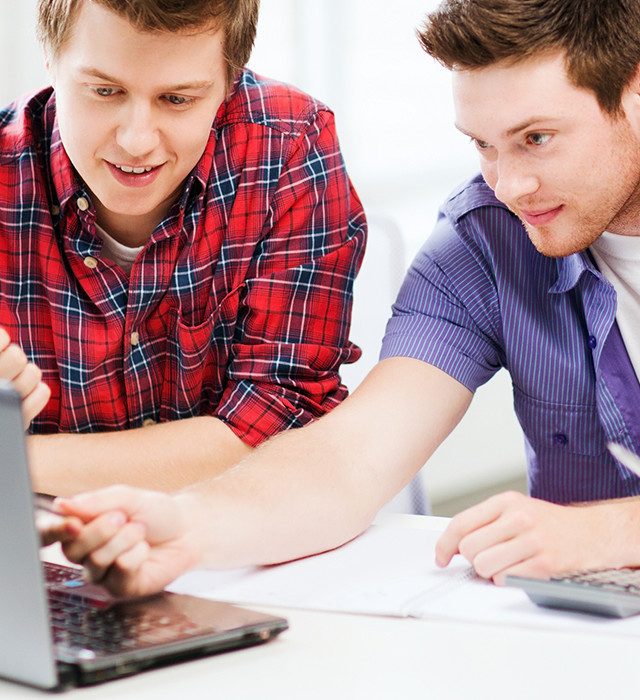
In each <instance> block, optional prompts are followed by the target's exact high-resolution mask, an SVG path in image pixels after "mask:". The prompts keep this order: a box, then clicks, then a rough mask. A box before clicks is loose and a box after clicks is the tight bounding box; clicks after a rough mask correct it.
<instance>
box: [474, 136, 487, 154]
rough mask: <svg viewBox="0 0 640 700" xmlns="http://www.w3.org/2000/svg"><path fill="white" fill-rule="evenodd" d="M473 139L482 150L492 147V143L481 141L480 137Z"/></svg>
mask: <svg viewBox="0 0 640 700" xmlns="http://www.w3.org/2000/svg"><path fill="white" fill-rule="evenodd" d="M472 141H473V143H474V144H475V147H476V148H479V149H480V150H481V151H483V150H485V149H486V148H489V147H490V144H488V143H487V142H486V141H480V139H472Z"/></svg>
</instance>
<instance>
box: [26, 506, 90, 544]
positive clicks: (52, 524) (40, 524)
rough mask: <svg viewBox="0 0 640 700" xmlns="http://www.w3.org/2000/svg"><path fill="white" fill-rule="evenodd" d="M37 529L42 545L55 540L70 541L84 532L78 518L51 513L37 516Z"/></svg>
mask: <svg viewBox="0 0 640 700" xmlns="http://www.w3.org/2000/svg"><path fill="white" fill-rule="evenodd" d="M36 529H37V530H38V534H39V535H40V545H41V546H42V547H48V546H49V545H50V544H53V543H54V542H62V543H64V542H70V541H71V540H73V539H75V538H77V537H78V535H79V534H80V533H81V532H82V522H81V521H80V520H78V519H77V518H60V517H59V516H51V514H49V513H45V514H43V515H38V516H36Z"/></svg>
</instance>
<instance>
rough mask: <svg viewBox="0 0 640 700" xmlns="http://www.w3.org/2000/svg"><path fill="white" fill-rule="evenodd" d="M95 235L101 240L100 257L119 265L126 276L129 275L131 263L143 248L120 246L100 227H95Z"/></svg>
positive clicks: (120, 244)
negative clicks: (102, 256)
mask: <svg viewBox="0 0 640 700" xmlns="http://www.w3.org/2000/svg"><path fill="white" fill-rule="evenodd" d="M96 233H97V234H98V235H99V236H100V238H102V255H104V257H105V258H107V260H111V262H114V263H115V264H116V265H119V266H120V267H121V268H122V269H123V270H124V271H125V272H126V273H127V274H130V273H131V268H132V267H133V263H134V262H135V259H136V258H137V257H138V254H139V253H140V251H141V250H142V249H143V248H144V246H143V245H141V246H140V247H139V248H129V246H126V245H122V243H118V241H116V239H115V238H112V237H111V236H110V235H109V234H108V233H107V232H106V231H105V230H104V229H102V228H100V226H96Z"/></svg>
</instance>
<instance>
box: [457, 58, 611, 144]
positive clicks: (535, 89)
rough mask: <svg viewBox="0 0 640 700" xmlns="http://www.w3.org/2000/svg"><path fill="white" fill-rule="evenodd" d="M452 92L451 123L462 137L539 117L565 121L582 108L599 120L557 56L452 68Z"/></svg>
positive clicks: (590, 97)
mask: <svg viewBox="0 0 640 700" xmlns="http://www.w3.org/2000/svg"><path fill="white" fill-rule="evenodd" d="M452 88H453V101H454V106H455V112H456V125H457V126H458V128H459V129H460V130H462V131H464V132H465V133H472V134H476V133H477V129H478V128H482V129H487V128H488V127H491V128H492V129H500V130H501V131H502V130H505V131H506V130H509V129H511V128H513V127H514V126H515V125H518V124H521V123H524V122H526V121H527V120H532V119H534V118H536V119H537V118H538V117H545V118H550V119H569V118H572V117H574V116H577V115H580V114H582V115H583V116H584V115H585V110H586V114H591V113H593V112H594V111H595V112H597V113H598V114H599V115H600V116H601V110H600V107H599V105H598V102H597V100H596V97H595V95H594V94H593V93H592V92H590V91H588V90H585V89H582V88H578V87H576V86H575V85H573V84H572V83H571V82H570V81H569V78H568V76H567V72H566V70H565V64H564V56H563V55H562V54H553V55H545V56H542V57H535V58H530V59H525V60H523V61H519V62H517V63H511V62H510V63H506V62H500V63H497V64H494V65H491V66H487V67H485V68H477V69H473V70H454V71H453V72H452Z"/></svg>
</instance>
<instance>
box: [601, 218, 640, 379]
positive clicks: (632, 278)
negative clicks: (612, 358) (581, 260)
mask: <svg viewBox="0 0 640 700" xmlns="http://www.w3.org/2000/svg"><path fill="white" fill-rule="evenodd" d="M590 250H591V252H592V253H593V257H594V258H595V260H596V263H597V264H598V267H599V268H600V272H602V274H603V275H604V276H605V277H606V278H607V280H608V281H609V282H611V284H612V285H613V287H614V289H615V290H616V294H617V297H618V310H617V312H616V320H617V321H618V328H620V334H621V335H622V339H623V340H624V344H625V346H626V348H627V353H628V354H629V358H630V359H631V364H632V365H633V368H634V370H635V372H636V377H638V379H639V380H640V236H620V235H618V234H615V233H609V232H608V231H605V232H604V233H603V234H602V235H601V236H600V238H598V240H597V241H596V242H595V243H594V244H593V245H592V246H591V248H590Z"/></svg>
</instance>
